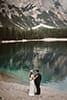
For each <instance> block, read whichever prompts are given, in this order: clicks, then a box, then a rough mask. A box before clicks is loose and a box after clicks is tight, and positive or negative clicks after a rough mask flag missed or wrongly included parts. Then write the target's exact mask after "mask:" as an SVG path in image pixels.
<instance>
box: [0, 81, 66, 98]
mask: <svg viewBox="0 0 67 100" xmlns="http://www.w3.org/2000/svg"><path fill="white" fill-rule="evenodd" d="M28 90H29V86H24V85H22V84H19V83H15V82H7V81H2V80H1V81H0V100H67V92H65V91H60V90H56V89H52V88H49V87H43V86H41V94H40V95H35V96H34V97H30V96H29V95H28Z"/></svg>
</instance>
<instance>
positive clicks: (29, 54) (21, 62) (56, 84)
mask: <svg viewBox="0 0 67 100" xmlns="http://www.w3.org/2000/svg"><path fill="white" fill-rule="evenodd" d="M36 68H39V69H40V72H41V75H42V81H41V85H44V86H49V87H52V88H56V89H59V90H64V91H67V43H65V42H52V43H45V42H26V43H13V44H0V74H4V75H5V76H7V77H9V78H10V79H13V80H15V81H16V82H20V83H21V84H25V85H28V84H29V71H30V70H31V69H33V70H34V74H35V69H36Z"/></svg>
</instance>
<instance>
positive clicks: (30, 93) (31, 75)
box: [29, 70, 35, 96]
mask: <svg viewBox="0 0 67 100" xmlns="http://www.w3.org/2000/svg"><path fill="white" fill-rule="evenodd" d="M29 79H30V86H29V96H34V94H35V83H34V79H35V77H34V74H33V70H31V71H30V74H29Z"/></svg>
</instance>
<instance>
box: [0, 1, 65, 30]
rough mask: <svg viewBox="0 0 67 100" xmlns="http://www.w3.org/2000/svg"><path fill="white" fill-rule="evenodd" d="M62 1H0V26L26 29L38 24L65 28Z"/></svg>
mask: <svg viewBox="0 0 67 100" xmlns="http://www.w3.org/2000/svg"><path fill="white" fill-rule="evenodd" d="M61 1H62V0H48V1H47V0H34V1H33V0H19V1H18V0H10V1H9V0H1V1H0V16H1V17H0V26H1V25H7V26H16V27H19V28H22V29H25V28H26V29H27V28H31V27H35V26H37V25H40V23H42V24H44V25H48V26H53V27H65V26H67V11H66V9H67V8H66V7H65V8H64V6H63V5H64V3H61ZM47 5H48V6H47Z"/></svg>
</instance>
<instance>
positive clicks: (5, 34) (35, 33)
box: [0, 26, 67, 41]
mask: <svg viewBox="0 0 67 100" xmlns="http://www.w3.org/2000/svg"><path fill="white" fill-rule="evenodd" d="M47 37H54V38H67V28H62V29H45V28H40V29H36V30H32V29H30V30H27V29H25V30H22V29H18V28H14V27H7V26H4V27H0V41H1V40H21V39H42V38H47Z"/></svg>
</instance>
